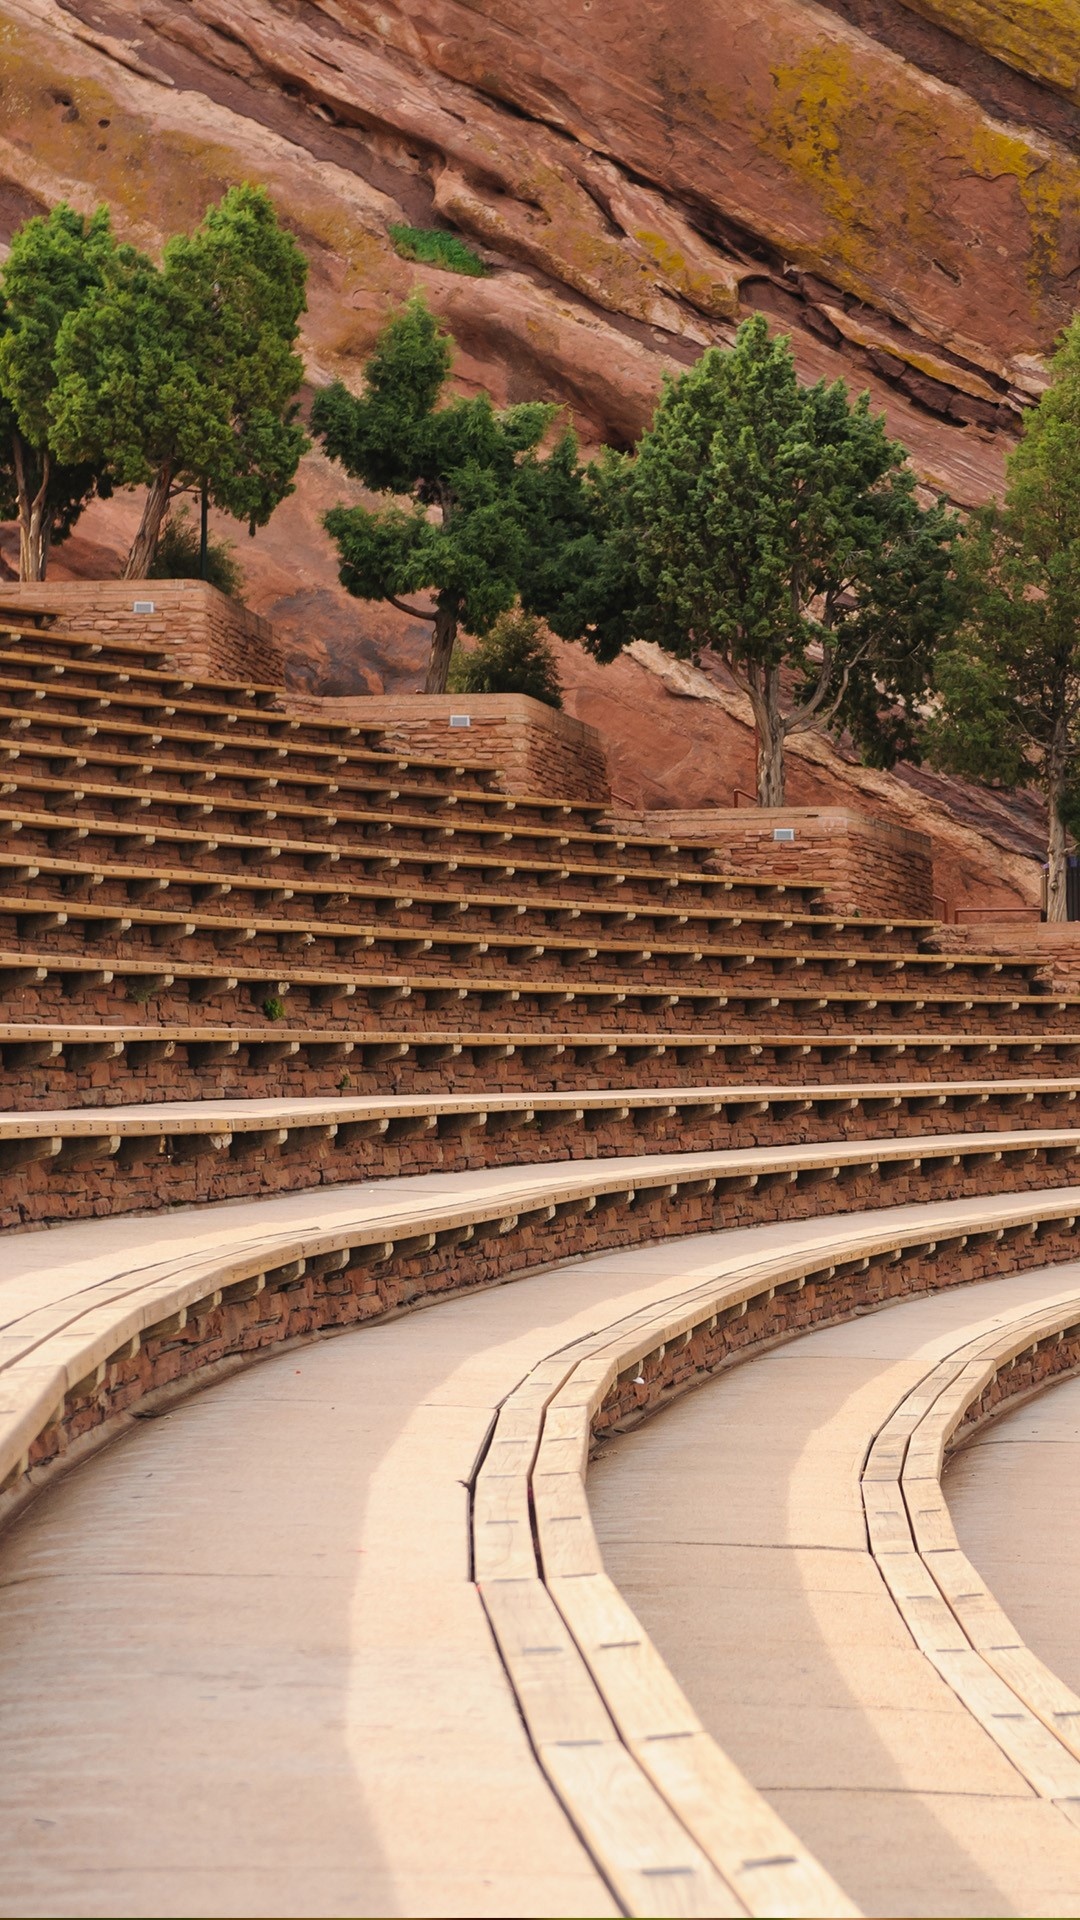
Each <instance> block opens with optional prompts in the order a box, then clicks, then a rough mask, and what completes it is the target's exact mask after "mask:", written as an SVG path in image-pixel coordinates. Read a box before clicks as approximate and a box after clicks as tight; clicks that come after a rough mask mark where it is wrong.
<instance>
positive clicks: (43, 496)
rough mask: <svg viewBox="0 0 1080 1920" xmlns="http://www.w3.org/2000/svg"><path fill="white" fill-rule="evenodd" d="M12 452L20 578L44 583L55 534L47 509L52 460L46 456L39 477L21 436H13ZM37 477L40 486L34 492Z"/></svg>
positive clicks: (44, 454) (42, 461)
mask: <svg viewBox="0 0 1080 1920" xmlns="http://www.w3.org/2000/svg"><path fill="white" fill-rule="evenodd" d="M12 451H13V454H14V467H15V488H16V494H17V497H18V505H19V579H20V580H44V578H45V569H46V567H47V566H48V564H49V535H50V534H51V532H52V528H51V527H50V525H49V516H48V512H47V508H46V500H47V496H48V492H49V472H50V457H49V454H48V453H47V452H46V453H43V454H42V456H41V473H40V476H35V475H34V474H33V462H32V461H31V460H29V459H28V458H27V455H28V453H29V448H28V447H27V446H26V445H25V443H24V441H23V438H22V435H21V434H19V433H16V434H13V436H12ZM35 477H37V479H38V485H37V487H36V488H34V490H33V492H31V488H32V487H33V481H34V478H35Z"/></svg>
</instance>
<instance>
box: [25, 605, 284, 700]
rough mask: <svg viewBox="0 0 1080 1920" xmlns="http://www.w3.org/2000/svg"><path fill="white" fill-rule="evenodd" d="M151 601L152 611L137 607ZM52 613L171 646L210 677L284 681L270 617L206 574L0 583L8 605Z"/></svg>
mask: <svg viewBox="0 0 1080 1920" xmlns="http://www.w3.org/2000/svg"><path fill="white" fill-rule="evenodd" d="M136 603H138V604H140V605H143V604H145V603H150V604H152V606H153V612H152V613H145V612H144V613H136V611H135V607H136ZM9 610H10V611H13V612H14V611H20V612H27V613H29V612H38V611H40V612H41V613H43V614H54V615H55V617H56V625H57V626H59V627H64V628H67V629H69V630H70V631H72V632H76V633H83V632H89V633H93V634H95V635H96V636H97V637H98V638H99V639H101V640H134V641H140V640H143V641H145V642H146V644H147V646H148V647H151V648H167V649H168V651H169V653H170V654H171V655H172V656H173V658H174V659H175V661H176V664H177V666H179V667H181V668H183V669H184V671H185V672H187V673H192V674H197V675H200V676H203V677H205V678H206V679H222V680H255V681H258V682H260V683H261V684H263V685H269V686H281V687H282V688H284V684H285V663H284V659H283V657H282V654H281V651H280V649H279V647H278V644H277V641H276V640H275V638H274V630H273V628H272V626H271V625H270V622H269V621H268V620H263V619H261V618H260V616H259V615H258V614H257V613H250V612H249V611H248V609H247V608H246V607H241V606H239V605H238V604H237V602H236V601H235V600H230V599H228V598H227V596H226V595H225V594H223V593H219V592H218V589H217V588H216V587H211V586H208V585H207V583H206V582H205V581H204V580H58V581H56V582H55V583H53V582H51V581H48V580H43V581H42V582H41V583H40V584H34V585H28V584H21V583H20V584H19V585H0V621H2V619H3V616H4V613H5V612H6V611H9Z"/></svg>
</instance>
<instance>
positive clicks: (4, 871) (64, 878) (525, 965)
mask: <svg viewBox="0 0 1080 1920" xmlns="http://www.w3.org/2000/svg"><path fill="white" fill-rule="evenodd" d="M177 896H179V897H177ZM16 898H17V899H20V900H23V901H25V910H26V912H27V914H31V915H32V914H33V913H34V912H36V911H44V910H45V909H46V908H53V907H56V908H59V909H61V910H63V911H64V912H65V913H71V912H72V911H74V903H75V902H76V901H78V900H80V899H81V900H86V901H89V902H91V903H92V904H93V905H94V906H95V907H96V908H100V909H102V910H104V909H105V908H106V907H115V908H116V911H117V915H118V917H119V918H123V917H124V916H125V915H126V912H127V909H128V908H129V907H133V906H152V907H153V908H155V909H156V910H159V911H166V912H170V913H180V914H185V915H194V916H195V918H196V919H198V917H199V915H200V913H201V911H202V909H203V908H204V907H205V906H206V905H208V904H211V903H213V904H214V905H215V906H217V907H220V908H222V909H224V908H226V906H227V909H228V911H229V912H230V913H231V914H235V916H236V917H237V919H240V918H242V917H244V916H245V915H250V916H252V917H254V918H255V919H261V918H262V917H263V916H266V915H269V916H270V918H271V919H272V920H273V922H274V924H275V926H280V924H281V922H282V921H283V920H290V921H291V920H292V919H293V917H294V916H295V918H296V921H297V925H298V926H305V927H306V929H307V930H308V931H310V930H311V923H310V920H309V919H307V918H306V917H307V916H310V915H311V914H312V913H313V912H315V913H317V914H318V915H319V916H320V917H321V916H323V915H326V914H330V913H332V914H333V915H334V918H335V921H336V922H337V923H338V924H339V925H344V924H347V925H348V926H349V927H350V928H352V929H353V931H354V933H356V934H359V935H361V936H362V937H363V939H364V941H365V946H366V952H367V954H369V955H370V956H371V957H372V959H373V960H377V959H378V958H379V957H380V956H381V957H382V958H383V959H385V957H386V956H387V954H393V953H395V952H401V953H403V954H405V955H406V956H407V957H409V958H416V957H418V956H419V955H420V954H421V953H422V954H425V955H430V956H431V959H432V961H442V962H443V963H445V962H447V961H452V962H453V963H455V964H465V965H468V964H469V963H470V962H471V961H472V960H473V959H474V958H476V957H479V956H481V955H487V954H489V953H490V954H492V955H494V954H498V955H500V956H501V957H502V958H503V959H504V960H505V961H506V962H507V963H508V964H510V965H512V966H513V967H514V968H515V973H526V974H528V973H530V972H532V971H533V970H534V969H536V968H538V967H540V966H541V965H546V966H549V967H550V966H551V965H552V964H556V965H561V966H564V967H577V968H585V969H586V970H587V972H588V975H589V977H591V975H592V970H593V969H594V968H599V969H601V970H602V969H603V968H605V967H613V966H617V967H620V968H626V969H627V970H628V971H627V975H626V982H625V984H626V985H627V987H628V988H629V987H633V986H635V985H636V984H638V983H644V982H646V981H647V982H648V983H650V984H657V983H660V982H668V983H670V984H672V985H673V986H679V987H681V986H683V985H685V982H686V979H687V977H688V975H690V974H692V976H693V979H694V981H695V982H696V983H697V984H700V985H703V984H706V983H707V982H708V981H709V980H711V979H712V978H713V977H714V976H715V975H717V974H720V975H723V976H725V977H727V976H729V975H734V974H738V975H741V976H744V978H745V982H747V983H748V982H749V980H750V978H751V977H752V976H753V977H754V978H757V977H761V978H763V979H765V980H767V981H769V982H770V983H772V984H777V983H778V984H780V985H782V986H783V985H788V984H793V983H794V984H802V985H804V986H809V985H810V983H811V982H818V983H820V984H822V985H827V986H829V987H832V986H843V985H844V984H845V983H846V982H850V983H851V984H857V985H859V986H861V987H865V986H866V985H867V983H868V982H873V983H874V984H875V985H877V984H880V985H882V986H887V985H890V984H899V985H902V986H912V985H921V984H922V983H923V982H928V983H930V984H941V983H942V982H944V981H948V982H949V984H951V985H952V986H953V987H959V986H961V985H966V986H973V987H975V988H976V990H979V989H980V988H981V987H982V986H983V985H985V984H990V985H993V986H995V987H997V988H1001V989H1004V988H1008V989H1010V990H1013V991H1018V992H1020V993H1026V994H1032V993H1036V994H1039V993H1042V992H1043V991H1044V987H1043V985H1042V983H1041V982H1040V981H1039V979H1038V972H1039V963H1038V962H1037V961H1028V960H1023V959H1022V958H1020V957H1019V956H1017V957H1015V958H1014V957H1005V958H1002V957H1001V956H1000V955H996V954H969V953H967V952H962V953H958V954H937V953H932V952H930V953H924V952H918V951H915V952H912V951H910V950H909V951H904V950H903V949H896V948H891V947H890V948H887V949H885V950H884V951H882V950H877V949H874V948H871V947H868V946H866V947H856V948H854V949H851V948H847V947H844V946H841V945H836V946H833V945H830V944H827V943H826V942H825V941H820V942H818V943H817V944H815V945H814V946H813V947H811V948H809V949H807V948H805V947H802V946H795V945H793V944H792V943H791V939H790V935H788V936H787V938H786V939H774V940H768V939H767V940H765V941H761V942H752V941H750V940H749V939H744V940H743V941H741V942H739V943H738V944H736V943H735V942H734V941H732V940H730V939H729V940H727V941H725V940H722V939H717V938H715V937H713V938H712V939H710V940H703V941H693V940H688V939H685V938H684V939H681V940H678V939H671V938H668V939H659V940H657V939H656V938H655V937H653V938H650V939H648V940H647V941H646V940H645V939H644V938H643V937H641V936H638V937H631V938H623V939H619V938H617V937H614V936H613V935H610V934H604V935H601V934H598V933H597V934H589V933H583V932H582V931H580V929H579V928H578V927H576V926H575V927H573V928H572V930H570V931H565V930H562V929H559V930H556V931H553V932H545V933H543V934H535V933H532V932H525V931H521V930H520V929H519V925H518V921H517V916H514V917H512V918H510V919H509V920H508V922H507V923H506V924H504V925H503V926H492V925H490V924H486V921H487V916H482V918H483V919H484V921H485V924H483V925H481V926H480V927H479V928H474V926H473V925H472V923H471V919H472V917H471V915H470V914H469V913H468V912H463V913H457V914H455V915H454V916H453V918H452V920H450V921H446V920H444V921H443V922H442V923H441V924H439V923H436V924H435V925H432V926H430V927H428V928H427V929H426V930H424V931H423V933H421V929H420V928H419V927H410V926H408V925H403V924H402V922H401V921H400V920H399V919H397V917H396V916H395V921H394V924H392V925H387V923H386V920H385V919H383V920H379V919H377V918H375V919H366V920H365V921H363V922H362V923H359V924H356V925H355V926H354V923H353V921H352V914H353V913H354V912H357V911H359V912H365V911H366V912H367V913H370V910H371V904H372V902H371V895H370V892H368V891H367V890H366V889H361V888H359V887H358V888H352V887H349V886H347V885H344V884H339V883H335V884H332V885H329V886H328V885H327V883H326V881H325V880H319V879H309V878H304V879H295V878H294V879H292V880H290V881H288V882H287V883H286V882H284V881H283V880H282V878H280V877H279V876H277V875H276V874H274V875H268V876H265V877H264V876H262V875H254V874H249V873H244V872H241V873H239V874H237V875H235V876H234V877H233V878H231V879H226V878H225V877H224V875H223V874H221V873H220V872H215V871H214V870H213V869H199V868H191V869H183V868H163V867H157V866H150V865H147V866H143V867H140V866H126V865H125V866H122V865H112V864H110V863H108V862H104V861H103V862H101V863H100V864H94V865H92V864H91V863H89V862H85V863H76V862H75V861H62V860H59V859H56V858H52V859H49V858H47V857H45V856H42V857H41V858H40V859H35V860H32V861H29V862H28V861H26V860H25V858H24V859H21V860H20V859H19V856H18V855H17V854H16V853H0V900H2V901H4V902H6V903H7V905H6V907H0V911H9V912H10V911H11V910H12V909H11V906H10V903H11V901H12V900H14V899H16Z"/></svg>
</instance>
